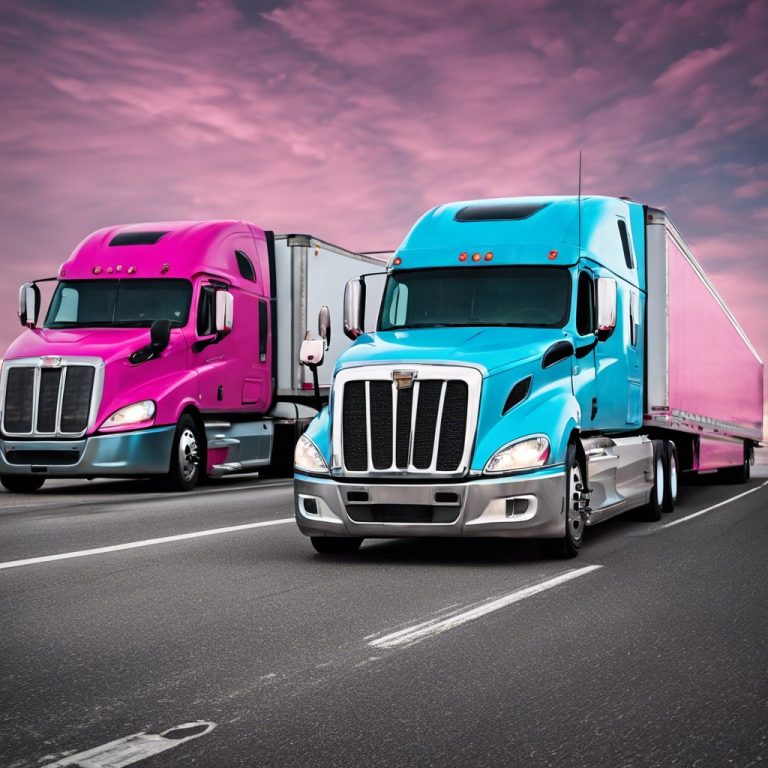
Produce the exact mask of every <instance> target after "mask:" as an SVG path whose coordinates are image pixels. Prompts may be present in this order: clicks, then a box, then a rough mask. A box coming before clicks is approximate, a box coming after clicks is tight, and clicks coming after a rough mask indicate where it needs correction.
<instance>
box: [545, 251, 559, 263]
mask: <svg viewBox="0 0 768 768" xmlns="http://www.w3.org/2000/svg"><path fill="white" fill-rule="evenodd" d="M547 258H548V259H549V260H550V261H554V260H555V259H556V258H557V251H550V252H549V254H548V255H547Z"/></svg>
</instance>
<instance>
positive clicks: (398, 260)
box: [392, 256, 403, 267]
mask: <svg viewBox="0 0 768 768" xmlns="http://www.w3.org/2000/svg"><path fill="white" fill-rule="evenodd" d="M402 263H403V260H402V259H401V258H400V257H399V256H398V257H397V258H396V259H395V260H394V261H393V262H392V264H393V265H394V266H396V267H399V266H400V265H401V264H402Z"/></svg>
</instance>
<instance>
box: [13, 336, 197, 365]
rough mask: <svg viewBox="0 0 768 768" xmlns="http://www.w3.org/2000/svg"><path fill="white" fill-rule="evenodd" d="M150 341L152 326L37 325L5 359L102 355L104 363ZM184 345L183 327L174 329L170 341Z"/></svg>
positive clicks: (123, 358) (170, 345)
mask: <svg viewBox="0 0 768 768" xmlns="http://www.w3.org/2000/svg"><path fill="white" fill-rule="evenodd" d="M148 343H149V328H67V329H58V328H57V329H53V328H35V329H33V330H27V331H24V333H22V334H21V336H19V337H18V338H17V339H16V340H15V341H14V342H13V343H12V344H11V346H10V347H9V348H8V351H7V352H6V353H5V358H4V359H5V360H15V359H19V358H22V357H42V356H44V355H52V356H59V357H72V356H77V357H100V358H101V359H102V360H104V362H105V363H110V362H113V361H117V360H126V359H127V358H128V355H130V354H131V352H135V351H136V350H137V349H139V348H140V347H143V346H144V345H145V344H148ZM180 343H181V344H183V343H184V342H183V335H182V332H181V329H178V328H174V329H173V330H172V331H171V343H170V344H169V348H170V347H173V346H175V344H180Z"/></svg>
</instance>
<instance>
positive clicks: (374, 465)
mask: <svg viewBox="0 0 768 768" xmlns="http://www.w3.org/2000/svg"><path fill="white" fill-rule="evenodd" d="M409 368H410V367H409ZM402 371H403V366H397V367H394V366H370V367H365V368H362V367H361V368H350V369H347V370H343V371H341V372H340V373H339V374H338V375H337V377H336V381H335V384H334V398H335V404H334V413H335V414H336V417H335V419H334V427H333V441H334V460H333V469H334V471H335V474H337V475H351V476H355V475H358V476H362V475H365V474H373V475H387V474H388V475H391V476H398V477H400V476H403V475H407V474H422V475H424V474H429V475H440V476H451V477H461V476H463V475H464V474H466V472H467V469H468V467H469V458H470V456H469V454H470V451H471V447H472V441H473V439H474V435H475V429H476V424H477V410H478V405H479V400H480V385H481V380H482V378H481V374H480V372H479V371H478V370H476V369H474V368H467V367H463V366H461V367H460V366H413V367H412V371H408V372H412V373H413V378H412V383H411V386H407V387H402V388H399V387H398V382H396V381H395V380H394V379H395V373H397V374H398V376H399V375H400V374H401V373H402ZM401 386H402V385H401Z"/></svg>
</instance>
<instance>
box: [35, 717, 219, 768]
mask: <svg viewBox="0 0 768 768" xmlns="http://www.w3.org/2000/svg"><path fill="white" fill-rule="evenodd" d="M215 727H216V723H211V722H209V721H208V720H196V721H195V722H193V723H183V724H182V725H176V726H174V727H173V728H168V730H166V731H163V732H162V733H145V732H143V731H142V732H141V733H134V734H131V735H130V736H124V737H123V738H122V739H116V740H115V741H110V742H109V743H107V744H102V745H101V746H100V747H94V748H93V749H88V750H86V751H85V752H78V753H77V754H76V755H69V756H68V757H65V758H62V759H61V760H57V761H56V762H55V763H46V765H45V766H43V768H63V767H64V766H67V765H74V766H80V768H123V766H125V765H132V764H133V763H138V762H139V761H140V760H146V758H148V757H152V755H157V754H159V753H160V752H165V751H166V750H167V749H173V748H174V747H178V746H179V744H183V743H184V742H185V741H190V739H198V738H200V736H205V735H206V734H208V733H210V732H211V731H212V730H213V729H214V728H215Z"/></svg>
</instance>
